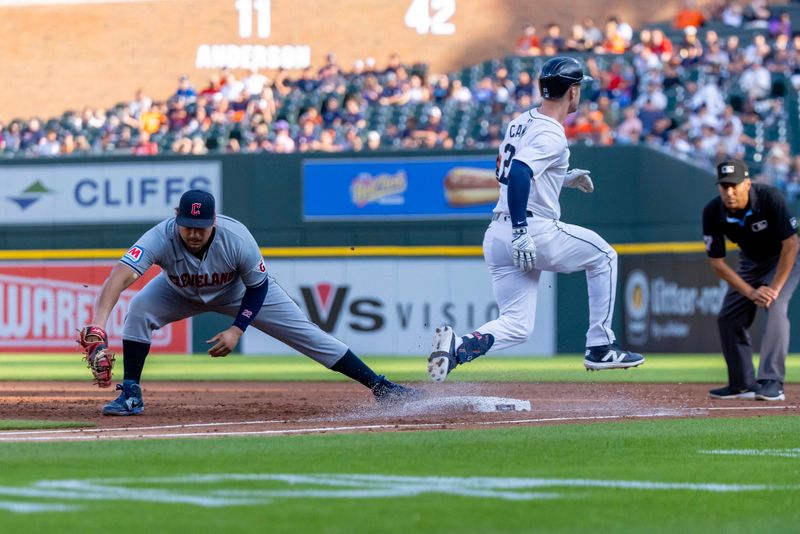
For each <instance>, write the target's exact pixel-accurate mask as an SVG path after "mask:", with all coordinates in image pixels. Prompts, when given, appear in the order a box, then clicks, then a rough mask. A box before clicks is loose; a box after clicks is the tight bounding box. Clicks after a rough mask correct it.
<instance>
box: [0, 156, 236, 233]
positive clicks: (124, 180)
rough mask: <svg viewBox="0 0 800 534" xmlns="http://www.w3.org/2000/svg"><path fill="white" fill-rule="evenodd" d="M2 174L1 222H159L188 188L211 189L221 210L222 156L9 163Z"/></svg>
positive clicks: (172, 210)
mask: <svg viewBox="0 0 800 534" xmlns="http://www.w3.org/2000/svg"><path fill="white" fill-rule="evenodd" d="M2 177H3V191H2V194H0V206H2V208H1V209H0V224H58V223H69V224H97V221H104V222H141V221H160V220H162V219H166V218H167V217H170V216H171V215H173V214H174V208H175V207H176V206H177V205H178V200H179V199H180V197H181V194H182V193H183V192H184V191H186V190H187V189H203V190H205V191H209V192H210V193H211V194H213V195H214V196H215V197H216V200H217V211H222V168H221V163H220V162H219V161H204V160H185V161H182V162H157V161H152V160H151V161H142V162H126V163H86V164H77V165H7V166H4V167H3V168H2ZM87 214H91V216H87Z"/></svg>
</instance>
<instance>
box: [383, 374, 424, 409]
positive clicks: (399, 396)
mask: <svg viewBox="0 0 800 534" xmlns="http://www.w3.org/2000/svg"><path fill="white" fill-rule="evenodd" d="M378 378H379V380H378V383H377V384H375V385H374V386H372V394H373V395H375V400H376V401H378V404H381V405H390V404H395V403H403V402H408V401H413V400H419V399H422V398H424V397H425V392H424V391H422V390H421V389H416V388H409V387H406V386H401V385H400V384H395V383H394V382H392V381H391V380H387V379H386V378H385V377H384V376H383V375H380V376H379V377H378Z"/></svg>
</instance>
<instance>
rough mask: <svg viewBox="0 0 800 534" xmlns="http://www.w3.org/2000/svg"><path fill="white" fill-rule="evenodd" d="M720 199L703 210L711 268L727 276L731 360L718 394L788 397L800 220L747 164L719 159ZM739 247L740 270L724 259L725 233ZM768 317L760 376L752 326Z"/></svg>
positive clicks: (723, 319) (725, 334)
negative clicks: (756, 180)
mask: <svg viewBox="0 0 800 534" xmlns="http://www.w3.org/2000/svg"><path fill="white" fill-rule="evenodd" d="M717 186H718V188H719V197H717V198H715V199H714V200H712V201H711V202H709V203H708V204H707V205H706V207H705V209H704V210H703V241H705V245H706V251H707V253H708V256H709V262H710V263H711V267H712V269H713V270H714V273H716V275H717V276H719V277H720V278H722V279H723V280H725V281H726V282H728V286H729V288H728V292H727V293H726V295H725V299H724V301H723V302H722V309H720V311H719V316H718V317H717V323H718V325H719V334H720V338H721V340H722V353H723V354H724V355H725V361H726V363H727V364H728V385H727V386H726V387H722V388H719V389H712V390H711V391H710V392H709V396H710V397H711V398H714V399H760V400H773V401H776V400H784V393H783V380H784V375H785V363H786V353H787V352H788V350H789V327H790V325H789V318H788V316H787V308H788V306H789V299H791V298H792V294H793V293H794V290H795V288H796V287H797V283H798V280H800V262H797V261H796V260H797V253H798V248H799V247H798V241H797V219H796V218H795V217H793V216H792V215H791V214H790V213H789V210H788V208H787V206H786V202H785V201H784V200H783V197H782V196H781V194H780V192H779V191H778V190H777V189H775V188H774V187H771V186H768V185H763V184H753V183H752V182H751V181H750V174H749V172H748V169H747V165H745V164H744V163H742V162H741V161H723V162H722V163H720V164H719V165H717ZM726 236H727V238H728V239H730V240H731V241H732V242H734V243H736V244H737V245H739V248H740V249H741V252H740V254H739V268H738V269H737V270H736V271H734V270H733V269H731V268H730V267H729V266H728V264H727V263H725V259H724V258H725V237H726ZM759 307H760V308H763V309H764V311H765V312H766V315H767V327H766V329H765V330H764V338H763V340H762V341H761V361H760V364H759V367H758V382H756V378H755V370H754V369H753V351H752V346H751V344H750V335H749V334H748V332H747V329H748V328H750V325H751V324H752V323H753V318H754V317H755V314H756V309H757V308H759Z"/></svg>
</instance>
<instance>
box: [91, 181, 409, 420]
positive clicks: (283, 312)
mask: <svg viewBox="0 0 800 534" xmlns="http://www.w3.org/2000/svg"><path fill="white" fill-rule="evenodd" d="M153 264H156V265H158V266H159V267H161V269H162V272H161V273H160V274H159V275H158V276H156V277H155V278H154V279H153V280H151V281H150V282H149V283H148V284H147V285H146V286H145V287H144V289H142V290H141V291H140V292H139V293H138V294H137V295H136V296H135V297H134V298H133V300H132V301H131V304H130V308H129V310H128V314H127V316H126V318H125V325H124V328H123V332H122V348H123V354H124V360H123V365H124V372H125V376H124V380H123V383H122V384H118V385H117V390H121V393H120V395H119V397H118V398H117V399H116V400H114V401H113V402H111V403H109V404H107V405H105V406H104V407H103V409H102V413H103V414H105V415H137V414H140V413H142V411H143V410H144V403H143V401H142V389H141V386H140V385H139V382H140V379H141V375H142V369H143V367H144V363H145V358H146V357H147V354H148V352H149V351H150V341H151V335H152V332H153V330H155V329H157V328H161V327H162V326H164V325H166V324H168V323H171V322H174V321H178V320H181V319H184V318H187V317H192V316H194V315H197V314H199V313H202V312H207V311H213V312H218V313H221V314H224V315H229V316H231V317H232V318H233V324H232V325H231V326H230V327H229V328H227V329H225V330H224V331H222V332H219V333H218V334H216V335H215V336H213V337H212V338H211V339H210V340H209V341H208V342H209V344H211V345H212V346H211V348H210V349H209V350H208V353H209V354H210V355H211V356H214V357H219V356H227V355H228V354H229V353H230V352H231V351H232V350H233V349H234V347H235V346H236V344H237V343H238V341H239V338H240V337H241V335H242V333H243V332H244V330H245V329H246V328H247V327H248V326H249V325H252V326H254V327H255V328H258V329H259V330H261V331H262V332H265V333H267V334H269V335H270V336H272V337H274V338H276V339H278V340H280V341H282V342H284V343H286V344H287V345H289V346H290V347H292V348H294V349H296V350H297V351H299V352H301V353H303V354H305V355H306V356H308V357H309V358H312V359H314V360H316V361H317V362H319V363H321V364H322V365H324V366H325V367H328V368H330V369H331V370H334V371H337V372H340V373H342V374H344V375H346V376H348V377H350V378H352V379H353V380H357V381H358V382H360V383H362V384H364V385H365V386H367V387H368V388H370V389H371V390H372V392H373V394H374V395H375V398H376V399H377V400H378V401H379V402H384V401H395V400H401V399H408V398H410V397H416V396H419V394H420V393H419V391H418V390H414V389H411V388H406V387H403V386H401V385H398V384H394V383H392V382H390V381H389V380H387V379H386V378H384V377H383V376H379V375H376V374H375V373H374V372H373V371H372V369H370V368H369V367H368V366H367V365H366V364H364V362H362V361H361V360H360V359H359V358H358V357H357V356H356V355H355V354H353V352H352V351H351V350H350V349H349V348H348V347H347V346H346V345H345V344H344V343H342V342H341V341H339V340H338V339H336V338H334V337H333V336H331V335H329V334H328V333H326V332H324V331H323V330H321V329H320V328H319V327H318V326H317V325H315V324H314V323H312V322H311V321H310V320H309V319H308V318H307V317H306V315H305V314H304V313H303V312H302V311H301V310H300V308H298V306H297V305H296V304H295V303H294V301H293V300H292V299H291V298H289V296H288V295H287V294H286V292H285V291H284V290H283V288H281V286H279V285H278V283H277V282H276V281H275V279H274V278H272V277H270V276H269V275H268V274H267V269H266V266H265V265H264V259H263V257H262V256H261V251H260V249H259V247H258V245H257V244H256V241H255V239H254V238H253V236H252V234H251V233H250V231H249V230H248V229H247V228H246V227H245V226H244V225H243V224H242V223H240V222H239V221H236V220H234V219H232V218H230V217H225V216H223V215H217V214H216V210H215V201H214V197H213V196H212V195H211V194H210V193H207V192H205V191H200V190H190V191H187V192H185V193H184V194H183V195H182V196H181V199H180V204H179V206H178V208H177V210H176V216H175V217H172V218H170V219H166V220H164V221H162V222H161V223H159V224H157V225H156V226H155V227H153V228H151V229H150V230H149V231H147V232H146V233H145V234H144V235H143V236H142V237H141V238H139V240H138V241H137V242H136V244H135V245H134V246H132V247H131V248H130V249H129V250H128V252H127V253H126V254H125V255H124V256H123V257H122V258H121V259H120V262H119V263H118V264H117V265H116V266H115V267H114V269H113V270H112V271H111V274H110V275H109V277H108V278H107V279H106V281H105V283H104V284H103V287H102V289H101V292H100V295H99V297H98V299H97V303H96V305H95V312H94V317H93V321H92V322H93V325H90V326H88V327H86V328H85V329H84V330H87V329H88V330H89V331H92V332H99V334H100V337H101V338H103V339H104V341H105V343H106V344H107V342H108V338H107V336H106V335H105V325H106V323H107V321H108V317H109V315H110V314H111V311H112V309H113V308H114V305H115V304H116V303H117V301H118V300H119V296H120V294H121V293H122V291H124V290H125V288H127V287H128V286H130V285H131V284H132V283H133V282H134V281H135V280H136V279H137V278H139V277H140V276H141V275H143V274H144V272H145V271H146V270H147V269H149V268H150V267H151V266H152V265H153ZM93 372H94V371H93ZM96 378H97V377H96ZM98 383H100V382H98ZM100 385H101V386H103V385H105V386H107V385H110V370H109V373H108V374H107V375H105V376H104V383H103V384H100Z"/></svg>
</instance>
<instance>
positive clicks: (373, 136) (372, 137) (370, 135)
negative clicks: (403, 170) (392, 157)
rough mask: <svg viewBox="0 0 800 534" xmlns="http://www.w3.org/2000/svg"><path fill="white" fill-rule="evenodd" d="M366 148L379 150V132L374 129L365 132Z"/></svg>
mask: <svg viewBox="0 0 800 534" xmlns="http://www.w3.org/2000/svg"><path fill="white" fill-rule="evenodd" d="M366 149H367V150H380V149H381V134H379V133H378V132H376V131H375V130H370V131H369V132H367V145H366Z"/></svg>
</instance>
